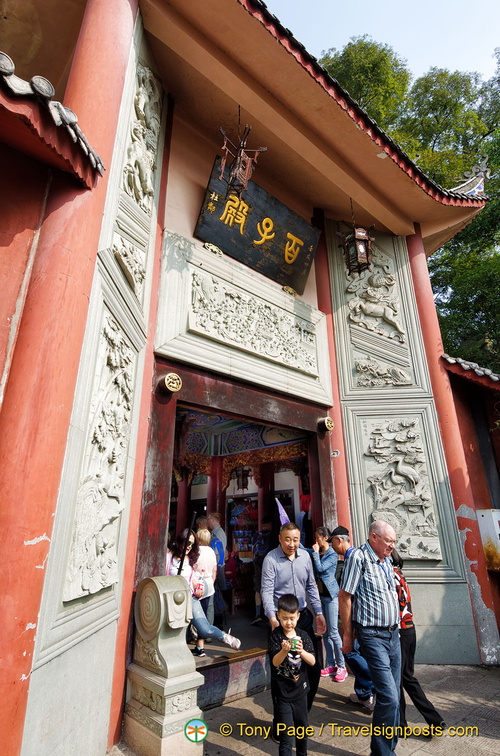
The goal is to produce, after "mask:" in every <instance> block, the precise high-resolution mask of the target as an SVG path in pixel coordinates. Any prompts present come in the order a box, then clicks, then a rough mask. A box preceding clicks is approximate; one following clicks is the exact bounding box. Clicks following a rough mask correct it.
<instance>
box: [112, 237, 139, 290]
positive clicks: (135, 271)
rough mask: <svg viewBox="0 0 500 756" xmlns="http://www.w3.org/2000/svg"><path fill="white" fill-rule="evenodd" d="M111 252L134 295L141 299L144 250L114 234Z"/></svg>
mask: <svg viewBox="0 0 500 756" xmlns="http://www.w3.org/2000/svg"><path fill="white" fill-rule="evenodd" d="M113 254H114V256H115V258H116V261H117V262H118V265H119V266H120V268H121V269H122V271H123V273H124V275H125V278H126V279H127V281H128V283H129V285H130V288H131V289H132V291H133V292H134V294H135V295H136V297H137V298H138V299H139V300H141V299H142V288H143V284H144V279H145V278H146V251H145V250H144V249H143V248H142V249H141V247H140V246H137V245H135V244H132V242H130V241H127V239H124V238H123V237H121V236H118V234H115V235H114V244H113Z"/></svg>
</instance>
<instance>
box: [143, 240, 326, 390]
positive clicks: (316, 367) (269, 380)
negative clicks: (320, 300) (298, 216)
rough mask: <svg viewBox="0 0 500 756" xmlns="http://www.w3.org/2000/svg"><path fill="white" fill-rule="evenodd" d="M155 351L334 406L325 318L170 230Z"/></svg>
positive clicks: (223, 258)
mask: <svg viewBox="0 0 500 756" xmlns="http://www.w3.org/2000/svg"><path fill="white" fill-rule="evenodd" d="M157 323H158V325H157V332H156V341H155V351H156V352H157V353H158V354H160V355H164V356H167V357H171V358H174V359H178V360H181V361H182V362H188V363H192V364H196V365H198V366H199V367H205V368H207V369H209V370H215V371H216V372H218V373H222V374H229V375H232V376H233V377H235V378H240V379H242V380H245V381H251V382H253V383H256V384H258V385H262V386H265V387H267V388H270V389H273V390H277V391H282V392H285V393H288V394H292V395H295V396H302V397H305V398H307V399H308V400H311V401H317V402H319V403H321V404H326V405H330V404H331V401H332V397H331V383H330V364H329V354H328V339H327V332H326V318H325V315H324V314H323V313H322V312H320V311H319V310H317V309H315V308H313V307H311V306H310V305H309V304H306V303H305V302H303V301H301V300H300V299H298V298H296V297H292V296H291V295H290V294H288V293H286V292H284V291H283V289H282V288H281V287H279V286H278V285H277V284H275V283H273V282H272V281H268V280H267V279H265V278H264V277H263V276H261V275H259V274H258V273H256V272H255V271H252V270H249V269H248V268H246V267H244V266H242V265H241V264H240V263H238V262H237V261H235V260H232V259H231V258H229V257H227V256H225V255H224V256H222V257H221V256H219V255H216V254H214V253H213V252H212V251H210V250H208V249H205V248H203V247H202V246H201V245H200V244H198V243H196V242H194V241H191V240H189V239H186V238H184V237H182V236H180V235H179V234H176V233H172V232H167V233H166V236H165V246H164V255H163V258H162V269H161V282H160V297H159V305H158V320H157Z"/></svg>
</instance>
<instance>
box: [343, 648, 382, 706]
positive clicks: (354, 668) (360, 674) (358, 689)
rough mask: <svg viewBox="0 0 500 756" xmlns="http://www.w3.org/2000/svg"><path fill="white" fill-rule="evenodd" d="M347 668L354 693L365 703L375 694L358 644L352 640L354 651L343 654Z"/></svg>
mask: <svg viewBox="0 0 500 756" xmlns="http://www.w3.org/2000/svg"><path fill="white" fill-rule="evenodd" d="M345 660H346V662H347V666H348V667H349V669H350V670H351V672H352V674H353V675H354V692H355V693H356V695H357V697H358V698H360V699H361V700H362V701H367V700H368V699H369V698H370V696H373V694H374V693H375V687H374V685H373V682H372V678H371V676H370V670H369V668H368V664H367V662H366V659H365V657H364V656H362V655H361V653H360V650H359V643H358V641H357V639H356V638H355V639H354V649H353V650H352V651H349V653H348V654H345Z"/></svg>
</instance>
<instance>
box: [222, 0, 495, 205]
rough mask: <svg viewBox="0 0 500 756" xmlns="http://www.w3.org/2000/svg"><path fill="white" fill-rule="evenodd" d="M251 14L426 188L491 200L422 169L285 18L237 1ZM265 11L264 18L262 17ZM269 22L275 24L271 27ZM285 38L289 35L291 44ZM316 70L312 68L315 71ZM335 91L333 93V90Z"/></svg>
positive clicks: (452, 197) (471, 200)
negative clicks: (446, 184)
mask: <svg viewBox="0 0 500 756" xmlns="http://www.w3.org/2000/svg"><path fill="white" fill-rule="evenodd" d="M237 1H238V2H239V3H240V5H242V6H243V7H244V8H245V9H246V10H247V11H248V12H249V13H250V14H251V15H253V16H254V17H255V18H256V19H257V20H258V21H260V22H261V23H262V24H263V26H265V27H266V28H267V29H268V31H269V32H270V33H271V34H273V36H274V37H275V38H276V39H277V40H278V41H279V42H280V43H281V44H283V46H284V47H285V49H287V50H288V52H289V53H291V54H292V55H293V56H294V57H295V58H296V60H297V61H298V62H299V63H300V64H301V65H302V67H303V68H304V69H305V70H306V71H307V72H308V73H309V74H310V75H311V76H312V78H313V79H315V80H316V81H317V82H318V83H319V84H320V86H322V87H323V89H324V90H325V91H326V92H327V93H328V94H330V96H331V97H333V99H334V100H335V101H336V102H337V104H338V105H339V106H340V107H341V108H343V110H345V111H346V112H347V114H348V115H349V116H350V117H351V118H352V119H353V121H355V123H356V124H357V126H359V127H360V128H362V129H363V131H364V132H365V133H366V134H367V135H368V136H369V137H370V138H371V139H372V140H373V141H374V142H375V143H376V144H377V145H378V146H379V147H381V148H382V149H383V150H384V151H385V152H386V153H387V155H388V156H389V157H390V158H392V160H393V161H394V162H395V163H396V165H398V166H399V167H400V168H401V170H403V171H404V172H405V173H406V174H407V175H408V176H409V177H410V178H411V179H412V180H413V181H414V182H415V183H416V184H417V185H418V186H419V187H420V188H421V189H422V190H423V191H425V192H426V193H427V194H428V195H429V196H431V197H432V198H433V199H435V200H436V201H437V202H441V204H444V205H458V206H468V207H478V206H479V207H481V206H483V205H484V204H485V202H486V201H487V200H488V197H487V195H480V196H477V195H476V196H470V195H469V194H466V193H464V192H457V191H454V190H453V189H444V188H443V187H442V186H440V185H439V184H437V183H436V182H435V181H433V179H431V178H430V177H429V176H428V175H427V174H426V173H424V171H423V170H422V169H421V168H419V167H418V166H417V165H416V164H415V163H414V162H413V161H412V159H411V158H410V157H409V155H407V154H406V152H404V150H402V149H401V147H399V145H398V144H396V142H395V141H394V140H393V139H392V138H391V137H390V136H389V135H388V134H387V133H386V132H385V131H384V130H383V129H382V128H380V126H379V125H378V124H377V122H376V121H374V120H373V119H372V118H370V116H369V115H368V114H367V113H366V111H364V110H363V108H362V107H361V106H360V105H359V103H358V102H356V100H355V99H354V98H352V97H351V95H350V94H349V93H348V92H347V91H346V90H345V89H344V88H343V87H342V86H341V85H340V84H339V82H338V81H337V80H336V79H334V78H333V77H332V76H330V74H329V73H328V71H327V70H326V69H325V68H323V66H321V65H320V64H319V63H318V60H317V58H315V57H314V55H311V53H309V52H308V51H307V50H306V48H305V47H304V45H303V44H302V43H301V42H299V41H298V40H297V39H296V38H295V37H294V36H293V34H292V32H291V31H290V29H287V28H286V27H285V26H283V24H282V23H281V21H280V20H279V19H278V18H277V17H276V16H275V15H274V14H273V13H271V12H270V11H269V10H268V9H267V6H266V4H265V3H264V2H263V1H262V0H237ZM258 13H261V14H262V16H263V18H259V16H258ZM267 24H270V25H271V26H272V29H269V27H268V26H267ZM280 35H281V36H280ZM281 37H285V38H286V40H287V42H288V45H286V44H284V42H283V40H282V39H281ZM311 69H312V70H311ZM332 90H333V92H332Z"/></svg>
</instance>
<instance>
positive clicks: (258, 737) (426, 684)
mask: <svg viewBox="0 0 500 756" xmlns="http://www.w3.org/2000/svg"><path fill="white" fill-rule="evenodd" d="M416 675H417V677H418V679H419V680H420V682H421V684H422V687H423V688H424V690H425V692H426V694H427V696H428V697H429V698H430V700H431V701H432V702H433V704H434V705H435V706H436V708H437V709H438V710H439V711H440V712H441V713H442V715H443V718H444V720H445V722H446V725H447V727H448V728H456V729H455V730H452V729H449V731H448V732H447V733H446V734H444V735H443V736H442V737H434V738H432V739H426V738H423V737H416V736H412V737H409V738H407V739H404V740H400V741H399V743H398V748H397V754H398V756H413V755H414V754H415V755H416V756H461V755H462V754H464V755H467V756H469V755H471V756H472V755H474V756H476V754H477V755H478V756H488V754H498V753H500V706H499V699H500V668H498V667H495V668H484V667H465V666H436V665H417V667H416ZM352 680H353V678H352V677H350V676H349V678H348V679H347V680H346V682H344V683H335V682H333V681H331V680H329V679H328V680H325V679H322V681H321V684H320V688H319V690H318V694H317V696H316V699H315V703H314V706H313V708H312V710H311V713H310V717H309V724H310V725H311V726H312V727H314V735H313V736H312V737H310V738H309V741H308V753H309V756H323V754H334V755H335V756H352V755H353V754H360V756H365V755H366V756H368V755H369V753H370V743H369V737H366V736H363V734H360V733H358V734H354V730H355V728H360V727H362V726H368V725H369V724H370V722H371V714H370V712H368V711H367V710H365V709H362V708H361V707H359V706H357V705H355V704H352V703H351V702H350V701H349V693H352V691H353V686H352ZM407 715H408V722H409V724H410V725H412V726H414V727H417V726H419V725H420V726H425V722H424V721H423V720H422V718H421V717H420V715H419V713H418V712H417V711H416V709H415V708H414V707H413V706H412V705H410V704H409V705H408V707H407ZM203 718H204V720H205V722H206V723H207V725H208V728H209V734H208V737H207V739H206V740H205V741H204V744H203V756H237V755H238V754H241V755H242V756H258V754H270V755H271V754H272V755H273V756H277V753H278V746H277V744H276V743H274V742H273V741H272V740H271V739H270V738H266V737H265V735H264V734H262V733H263V732H264V730H263V728H267V727H269V725H270V723H271V719H272V707H271V695H270V692H269V691H263V692H262V693H258V694H257V695H255V696H251V697H248V698H243V699H240V700H238V701H235V702H233V703H229V704H226V705H224V706H221V707H219V708H217V709H211V710H208V711H206V712H205V713H204V716H203ZM334 725H335V727H333V726H334ZM348 727H351V728H352V730H351V731H349V730H345V729H343V730H340V728H348ZM465 728H477V730H469V733H470V734H462V733H464V732H465ZM229 729H231V734H230V735H228V736H225V735H224V734H222V733H223V732H225V731H228V730H229ZM332 730H335V734H334V735H332ZM340 732H341V733H342V734H339V733H340ZM472 733H474V734H472ZM476 733H477V734H476ZM179 756H181V755H180V754H179ZM200 756H201V754H200Z"/></svg>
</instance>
